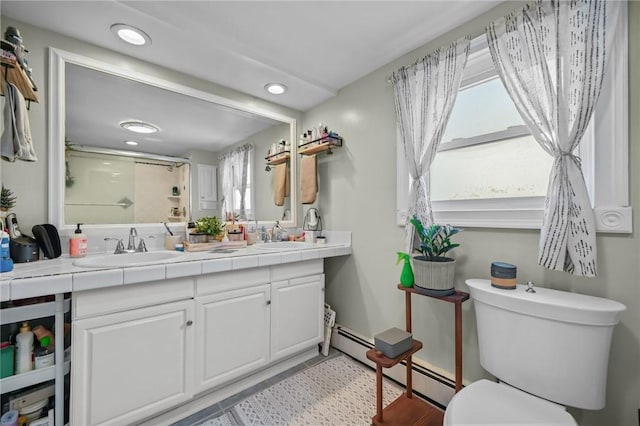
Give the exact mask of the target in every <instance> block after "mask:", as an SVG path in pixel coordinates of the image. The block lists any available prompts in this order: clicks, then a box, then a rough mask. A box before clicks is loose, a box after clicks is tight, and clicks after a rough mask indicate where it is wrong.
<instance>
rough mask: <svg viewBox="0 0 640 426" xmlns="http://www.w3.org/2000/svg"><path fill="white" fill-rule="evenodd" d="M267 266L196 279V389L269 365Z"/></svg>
mask: <svg viewBox="0 0 640 426" xmlns="http://www.w3.org/2000/svg"><path fill="white" fill-rule="evenodd" d="M270 288H271V287H270V285H269V268H258V269H250V270H247V271H239V272H223V273H218V274H211V275H204V276H202V277H199V278H198V279H197V280H196V298H195V304H196V324H197V327H196V334H197V338H196V392H201V391H204V390H207V389H210V388H213V387H215V386H218V385H220V384H222V383H225V382H228V381H230V380H232V379H234V378H236V377H240V376H243V375H245V374H247V373H250V372H252V371H254V370H257V369H258V368H260V367H263V366H265V365H267V364H268V363H269V335H270V312H271V310H270V308H269V305H270Z"/></svg>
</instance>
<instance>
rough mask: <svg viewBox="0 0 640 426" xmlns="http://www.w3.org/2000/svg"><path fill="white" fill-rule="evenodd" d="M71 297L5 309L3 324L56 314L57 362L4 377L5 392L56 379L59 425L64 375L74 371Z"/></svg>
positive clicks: (0, 385) (0, 320) (0, 317)
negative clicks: (68, 328)
mask: <svg viewBox="0 0 640 426" xmlns="http://www.w3.org/2000/svg"><path fill="white" fill-rule="evenodd" d="M70 307H71V300H70V299H65V298H64V294H62V293H60V294H56V295H55V300H54V301H53V302H44V303H37V304H33V305H25V306H16V307H11V308H4V309H2V315H0V324H2V325H4V324H11V323H16V322H22V321H28V320H32V319H34V318H45V317H51V316H53V317H55V330H54V335H55V336H58V338H57V339H55V365H53V366H51V367H47V368H41V369H37V370H32V371H28V372H26V373H22V374H15V375H13V376H9V377H5V378H4V379H0V389H2V393H3V394H4V393H9V392H13V391H16V390H19V389H23V388H26V387H28V386H32V385H37V384H39V383H43V382H47V381H49V380H55V410H54V412H55V424H56V425H63V424H64V376H65V374H67V373H69V371H70V370H71V362H70V361H69V360H65V359H64V314H65V313H67V312H69V309H70Z"/></svg>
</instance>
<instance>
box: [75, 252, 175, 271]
mask: <svg viewBox="0 0 640 426" xmlns="http://www.w3.org/2000/svg"><path fill="white" fill-rule="evenodd" d="M182 256H184V253H183V252H179V251H168V250H167V251H150V252H144V253H123V254H105V255H100V256H87V257H83V258H82V259H78V260H76V261H74V262H73V264H74V266H81V267H83V268H123V267H125V266H144V265H154V264H158V263H165V262H167V261H172V260H176V259H178V258H180V257H182Z"/></svg>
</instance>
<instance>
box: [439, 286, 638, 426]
mask: <svg viewBox="0 0 640 426" xmlns="http://www.w3.org/2000/svg"><path fill="white" fill-rule="evenodd" d="M466 283H467V285H468V286H469V290H470V293H471V299H472V301H473V306H474V309H475V315H476V325H477V328H478V349H479V355H480V365H482V367H483V368H484V369H485V370H486V371H488V372H489V373H491V374H492V375H493V376H494V377H496V378H497V379H498V380H499V382H500V383H496V382H492V381H490V380H486V379H482V380H479V381H477V382H474V383H472V384H470V385H469V386H467V387H465V388H464V389H462V390H461V391H460V392H458V393H457V394H456V395H455V396H454V397H453V399H452V400H451V401H450V402H449V405H448V406H447V409H446V411H445V415H444V424H445V425H558V426H564V425H567V426H569V425H573V426H575V425H577V423H576V421H575V420H574V419H573V417H572V416H571V415H570V414H569V413H568V412H567V411H566V409H565V406H570V407H577V408H582V409H588V410H599V409H602V408H604V405H605V393H606V378H607V366H608V361H609V349H610V346H611V336H612V334H613V328H614V326H615V325H616V324H617V323H618V322H619V320H620V315H621V313H622V312H623V311H624V310H625V309H626V307H625V306H624V305H623V304H621V303H618V302H616V301H613V300H608V299H603V298H600V297H592V296H586V295H582V294H576V293H570V292H565V291H558V290H552V289H548V288H542V287H536V288H535V289H534V290H535V291H531V289H528V288H527V287H526V286H523V285H520V284H519V285H517V286H516V289H514V290H504V289H498V288H495V287H492V286H491V282H490V281H489V280H480V279H471V280H467V281H466Z"/></svg>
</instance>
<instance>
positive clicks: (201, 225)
mask: <svg viewBox="0 0 640 426" xmlns="http://www.w3.org/2000/svg"><path fill="white" fill-rule="evenodd" d="M224 226H225V225H224V224H223V223H222V222H221V221H220V219H218V218H217V217H216V216H207V217H201V218H200V219H198V220H196V233H198V234H205V235H207V236H208V237H209V239H219V238H220V237H221V236H222V235H221V234H222V230H223V228H224ZM192 235H193V234H192Z"/></svg>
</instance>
